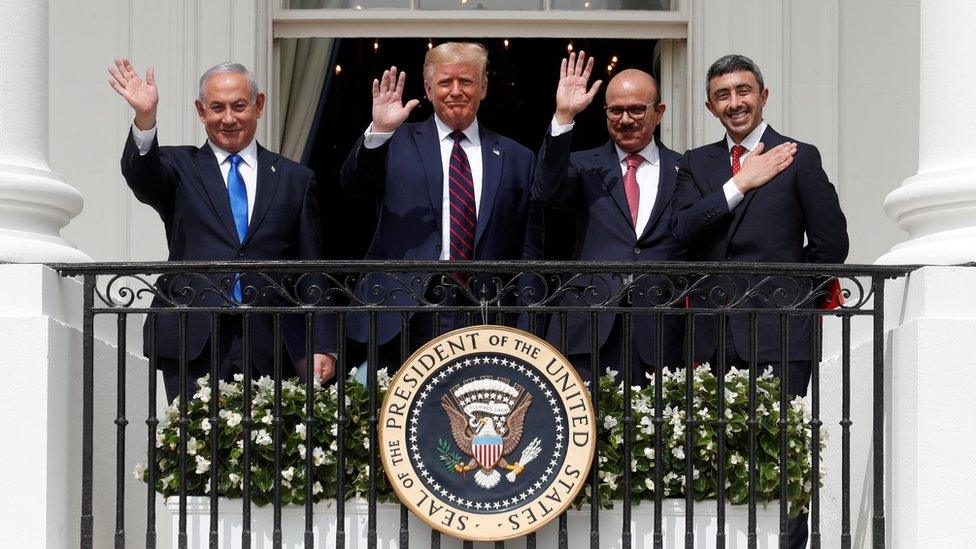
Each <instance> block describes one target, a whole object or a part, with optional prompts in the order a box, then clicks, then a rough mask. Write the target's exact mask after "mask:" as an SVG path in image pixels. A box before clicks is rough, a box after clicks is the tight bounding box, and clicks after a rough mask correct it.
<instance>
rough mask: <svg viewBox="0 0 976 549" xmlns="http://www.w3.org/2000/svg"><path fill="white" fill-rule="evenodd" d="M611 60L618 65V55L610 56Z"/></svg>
mask: <svg viewBox="0 0 976 549" xmlns="http://www.w3.org/2000/svg"><path fill="white" fill-rule="evenodd" d="M610 62H611V63H613V64H614V65H616V64H617V56H616V55H614V56H613V57H612V58H610Z"/></svg>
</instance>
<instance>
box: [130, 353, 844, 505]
mask: <svg viewBox="0 0 976 549" xmlns="http://www.w3.org/2000/svg"><path fill="white" fill-rule="evenodd" d="M378 381H379V383H378V385H377V392H378V396H379V399H380V401H382V398H383V396H384V394H385V392H386V388H387V385H388V384H389V377H387V376H386V375H385V373H382V372H381V373H380V375H379V380H378ZM252 383H253V385H252V405H251V414H252V418H253V428H252V431H251V445H250V451H251V490H250V492H251V500H252V501H253V502H254V503H255V504H256V505H265V504H267V503H269V502H270V501H271V500H272V498H273V493H274V492H273V487H274V475H275V472H274V471H275V470H276V468H275V464H274V457H275V456H274V454H275V452H274V425H275V417H274V383H273V382H272V381H271V380H270V379H268V378H262V379H259V380H255V381H253V382H252ZM685 383H686V372H685V371H684V370H678V371H675V372H665V375H664V376H663V377H662V380H661V384H662V387H663V391H662V399H661V400H662V402H661V407H662V413H661V447H662V455H661V462H662V463H661V465H662V484H663V485H664V494H663V495H664V497H684V494H685V489H686V486H685V466H686V463H685V460H686V459H687V458H688V454H689V452H688V450H687V447H686V444H687V440H686V433H687V430H688V429H689V428H691V429H692V432H693V433H694V443H693V446H692V448H693V449H694V450H693V452H690V454H691V456H692V457H693V458H694V459H693V465H694V469H693V470H694V474H693V480H692V487H693V489H694V497H695V499H697V500H702V499H707V498H715V497H716V493H717V487H718V476H719V471H718V461H719V457H718V446H719V440H718V439H719V432H720V431H719V423H718V382H717V380H716V378H715V376H714V375H713V374H712V373H711V372H710V371H709V369H708V367H707V366H704V367H700V368H696V369H695V370H694V372H693V378H692V387H693V389H692V395H691V397H692V409H693V410H694V411H695V412H694V415H693V417H692V420H693V423H692V424H690V425H689V423H688V421H687V420H686V417H685V415H686V410H687V409H688V406H687V404H688V403H687V392H686V389H685V386H686V385H685ZM197 386H198V388H199V390H198V391H197V392H196V393H195V394H194V395H193V398H192V399H191V400H190V402H189V406H188V408H187V458H186V469H187V479H186V483H187V494H188V495H195V496H204V495H209V494H210V490H211V486H210V468H211V467H216V468H217V490H218V494H219V495H221V496H224V497H229V498H239V497H241V496H242V490H243V481H244V479H243V468H242V463H243V461H244V459H243V452H244V421H243V420H244V418H243V400H244V399H243V382H242V381H241V380H240V379H237V380H235V381H234V382H230V383H227V382H223V381H221V382H219V387H218V388H219V395H220V403H219V407H218V409H219V416H218V421H217V422H216V425H214V424H213V422H212V420H211V418H210V415H211V412H210V410H211V408H210V397H211V387H210V385H209V381H208V379H207V378H201V379H200V380H198V381H197ZM748 388H749V378H748V374H747V373H746V372H744V371H739V370H732V371H730V372H729V373H728V374H727V376H726V381H725V391H724V394H725V410H724V419H725V452H724V461H725V493H726V498H727V500H728V501H729V502H730V503H732V504H744V503H747V502H748V493H749V492H748V488H749V465H748V463H749V391H748ZM599 391H600V399H599V408H600V416H599V418H598V419H597V424H598V435H599V436H598V456H599V468H600V473H599V476H600V489H599V500H600V505H601V506H602V507H605V508H609V507H612V505H613V500H615V499H622V498H623V493H624V490H625V489H626V488H625V487H624V486H623V482H622V473H623V453H624V452H623V438H624V422H623V412H624V410H623V408H624V400H623V386H622V384H620V383H618V382H616V380H615V378H614V376H613V375H611V376H604V377H603V378H601V379H600V384H599ZM281 392H282V396H281V401H282V406H281V416H280V420H281V449H282V452H281V454H282V462H281V466H280V469H278V470H280V471H281V494H282V502H283V503H285V504H288V503H294V504H304V502H305V476H304V475H305V455H306V452H307V451H308V448H309V447H311V448H312V450H311V452H312V473H311V474H312V482H313V496H312V497H313V501H319V500H322V499H334V498H335V497H336V492H337V490H338V481H337V479H338V475H337V463H338V456H337V450H338V437H337V434H338V429H337V427H338V425H337V418H338V405H339V403H338V392H337V389H336V387H335V386H334V385H333V386H331V387H329V388H327V389H317V390H316V391H315V393H314V399H313V417H314V422H313V424H312V425H311V429H310V431H309V432H310V433H311V442H310V441H309V440H307V438H306V422H305V419H306V418H305V411H306V409H305V407H306V402H305V398H306V397H305V386H304V385H303V384H300V383H296V382H294V381H289V380H286V381H283V382H282V391H281ZM805 405H806V402H805V400H804V399H800V398H796V399H793V400H792V401H791V402H790V403H789V405H788V407H787V414H786V424H785V428H786V434H787V441H788V444H787V465H788V468H787V472H788V479H789V480H788V485H787V486H788V494H789V503H790V514H791V515H795V514H797V513H799V512H800V511H801V510H802V509H804V508H806V507H807V505H808V504H809V501H810V489H811V488H810V487H811V485H810V478H811V471H810V469H811V465H810V457H811V448H810V445H811V436H810V426H809V423H808V418H806V417H805ZM343 410H344V413H345V416H346V435H345V440H344V446H345V460H346V461H345V471H344V480H345V486H344V488H345V490H344V497H346V498H352V497H357V496H365V495H366V494H367V492H368V489H369V459H370V457H369V454H370V448H369V440H370V436H369V435H370V424H369V415H370V414H369V393H368V391H367V389H366V387H364V386H362V385H360V384H358V383H354V382H350V383H347V384H346V399H345V403H344V407H343ZM655 415H656V414H655V399H654V380H653V379H652V380H650V381H649V382H648V386H647V387H646V388H644V389H640V388H639V387H634V388H633V392H632V407H631V417H632V418H633V423H632V439H631V454H632V459H631V463H630V469H631V482H630V487H629V492H630V493H631V496H632V498H633V501H634V503H635V504H637V503H640V502H641V501H644V500H650V499H653V498H654V489H655V484H654V480H655V460H654V457H655V452H654V448H655ZM779 415H780V414H779V379H778V378H776V377H774V376H773V375H772V374H771V373H769V372H765V373H763V374H762V375H760V376H758V379H757V383H756V414H755V419H756V445H755V453H756V464H755V470H756V492H757V500H758V501H759V502H768V501H772V500H774V499H778V498H779V493H780V490H779V448H780V425H779V424H778V422H779ZM215 427H216V428H217V445H216V451H214V450H213V449H212V448H211V430H212V429H214V428H215ZM826 434H827V433H826V432H825V431H823V430H822V432H821V440H822V441H823V440H826ZM822 447H823V442H821V448H822ZM437 451H438V457H439V459H440V461H441V462H442V463H443V464H444V466H445V467H448V468H453V466H454V465H455V464H457V463H463V462H464V459H463V456H461V455H460V454H458V453H457V452H456V451H455V449H454V448H453V446H452V445H451V444H450V442H449V441H447V440H440V441H439V444H438V449H437ZM178 456H179V411H178V408H177V407H176V406H175V405H174V406H170V407H169V408H168V409H167V411H166V414H165V416H164V417H163V418H162V421H161V423H160V426H159V427H158V429H157V432H156V471H157V473H156V490H157V491H158V492H159V493H161V494H163V495H164V496H173V495H177V494H178V493H179V487H180V478H179V458H178ZM376 464H377V468H378V470H377V472H376V478H377V488H376V490H377V496H378V499H379V501H383V502H393V501H396V499H395V495H394V493H393V491H392V490H391V488H390V486H389V484H388V483H387V480H386V476H385V475H384V474H383V471H382V463H381V462H380V460H379V458H377V459H376ZM136 476H137V478H140V479H142V480H143V481H148V470H147V468H146V467H145V466H139V467H137V468H136ZM589 501H590V486H589V484H588V483H587V485H586V487H585V489H584V490H583V491H582V492H581V493H580V495H579V497H578V498H577V500H576V505H577V506H579V505H582V504H584V503H587V502H589Z"/></svg>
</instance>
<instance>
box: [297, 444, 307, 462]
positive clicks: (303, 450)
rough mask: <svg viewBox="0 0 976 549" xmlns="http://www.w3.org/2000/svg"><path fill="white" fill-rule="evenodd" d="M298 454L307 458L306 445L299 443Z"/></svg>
mask: <svg viewBox="0 0 976 549" xmlns="http://www.w3.org/2000/svg"><path fill="white" fill-rule="evenodd" d="M298 456H299V457H301V458H302V459H305V445H304V444H299V445H298Z"/></svg>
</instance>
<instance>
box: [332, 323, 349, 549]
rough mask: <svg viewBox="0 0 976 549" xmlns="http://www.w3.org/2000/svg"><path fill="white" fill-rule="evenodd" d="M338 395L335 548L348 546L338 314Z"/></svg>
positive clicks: (342, 326) (342, 345)
mask: <svg viewBox="0 0 976 549" xmlns="http://www.w3.org/2000/svg"><path fill="white" fill-rule="evenodd" d="M336 347H337V349H336V353H337V356H336V389H337V391H336V393H337V396H336V398H337V400H336V402H338V403H339V406H338V407H337V411H336V423H337V425H338V428H337V429H336V447H337V448H338V452H336V454H337V455H336V477H337V478H336V541H335V546H336V547H341V548H344V547H345V546H346V428H347V427H348V425H347V424H346V421H347V418H346V407H345V406H344V405H343V404H344V403H345V402H346V381H347V380H346V314H345V313H343V312H338V313H336Z"/></svg>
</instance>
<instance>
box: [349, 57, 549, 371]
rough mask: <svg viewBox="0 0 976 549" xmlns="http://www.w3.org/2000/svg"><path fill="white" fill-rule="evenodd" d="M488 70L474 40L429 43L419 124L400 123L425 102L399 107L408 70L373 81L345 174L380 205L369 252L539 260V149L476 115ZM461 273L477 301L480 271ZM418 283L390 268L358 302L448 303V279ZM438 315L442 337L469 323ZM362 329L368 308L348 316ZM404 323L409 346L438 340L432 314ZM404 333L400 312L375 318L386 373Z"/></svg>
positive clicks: (360, 332) (363, 288) (356, 331)
mask: <svg viewBox="0 0 976 549" xmlns="http://www.w3.org/2000/svg"><path fill="white" fill-rule="evenodd" d="M487 65H488V53H487V50H486V49H485V48H484V46H482V45H480V44H474V43H460V42H447V43H444V44H440V45H438V46H437V47H434V48H431V49H429V50H428V51H427V55H426V57H425V58H424V68H423V73H424V74H423V78H424V90H425V93H426V97H427V99H428V100H429V101H430V102H431V104H432V105H433V108H434V114H433V116H431V117H430V118H428V119H427V120H425V121H423V122H419V123H406V119H407V117H408V116H409V114H410V112H411V111H412V110H413V109H414V108H415V107H417V105H419V103H420V102H419V101H418V100H417V99H411V100H410V101H408V102H407V103H406V104H404V103H403V86H404V82H405V78H406V74H405V73H403V72H398V71H397V69H396V67H391V68H390V69H389V70H386V71H384V72H383V75H382V77H381V78H379V79H376V80H374V81H373V87H372V96H373V109H372V123H371V124H370V125H369V127H368V128H367V129H366V132H365V133H364V134H363V136H362V137H360V139H359V140H358V141H357V142H356V144H355V145H354V146H353V148H352V151H351V152H350V153H349V156H348V158H347V159H346V161H345V163H344V164H343V166H342V171H341V175H340V182H341V185H342V187H343V189H344V190H345V191H346V192H347V193H348V194H350V195H354V196H364V197H369V198H372V199H374V200H375V201H376V207H377V217H378V222H377V227H376V233H375V234H374V236H373V241H372V243H371V244H370V246H369V250H368V251H367V253H366V258H367V259H400V260H403V259H406V260H439V259H440V260H513V259H514V260H517V259H541V258H542V255H541V254H542V250H541V241H542V237H543V234H542V233H543V227H542V221H541V209H539V208H538V206H537V205H536V204H535V203H534V202H533V201H532V200H531V192H530V182H531V180H532V170H533V166H534V155H533V154H532V152H531V151H529V150H528V149H526V148H525V147H523V146H522V145H519V144H518V143H516V142H515V141H512V140H511V139H508V138H507V137H504V136H501V135H499V134H497V133H495V132H492V131H489V130H487V129H486V128H484V127H483V126H481V125H480V124H479V121H478V107H479V105H480V104H481V101H482V100H483V99H484V98H485V96H486V95H487V93H488V73H487ZM458 275H459V276H458V277H457V281H456V282H457V284H458V285H459V286H465V287H466V289H467V290H470V291H472V292H473V293H474V294H475V295H476V296H478V294H479V291H478V290H477V288H481V287H490V286H491V285H490V284H487V283H483V279H482V278H481V277H479V276H478V275H477V273H474V276H473V278H469V277H468V276H467V274H465V273H458ZM419 278H420V279H418V277H415V276H411V275H397V274H395V273H394V274H390V275H382V274H375V275H373V276H369V277H365V278H364V279H363V280H361V281H360V285H359V289H358V294H359V296H360V297H359V299H360V300H361V301H363V302H366V303H370V302H373V301H374V300H376V299H377V297H374V296H380V297H379V298H378V299H381V300H382V303H383V304H385V305H394V306H397V305H399V306H413V305H416V304H417V303H419V302H421V301H439V302H443V298H444V296H441V295H429V294H428V292H435V291H436V290H434V289H432V288H435V285H438V283H440V282H442V281H445V282H448V285H450V284H451V281H450V280H445V279H446V278H448V277H435V278H436V280H428V279H427V277H419ZM464 292H465V291H464V290H462V293H464ZM425 294H428V295H425ZM425 297H426V298H427V299H425ZM479 297H480V296H479ZM447 299H449V300H452V302H455V303H462V302H463V301H464V299H463V297H460V298H456V299H455V298H454V297H450V296H448V297H447ZM478 320H480V319H478ZM439 321H440V322H439V324H440V326H439V327H438V329H439V330H440V331H441V332H443V331H447V330H449V329H453V328H458V327H461V325H462V324H463V323H464V319H463V318H460V317H459V316H458V315H450V314H445V315H442V316H441V317H440V318H439ZM369 328H370V327H369V320H368V318H367V317H366V316H365V315H349V317H348V322H347V333H348V334H349V335H350V337H351V338H352V339H354V340H356V341H359V342H362V343H367V342H369V341H370V336H371V334H370V329H369ZM409 329H410V338H409V339H410V341H409V342H408V346H409V347H410V348H415V347H416V346H417V345H419V344H422V343H424V342H426V341H427V340H428V339H429V338H430V337H432V336H433V335H436V334H435V333H434V329H435V328H434V324H433V319H432V318H431V317H430V315H413V317H412V318H411V320H410V321H409ZM400 332H401V317H400V315H399V314H395V313H393V314H391V313H385V314H379V315H378V317H377V319H376V333H375V334H373V338H374V341H375V343H376V344H378V345H380V348H379V362H380V367H381V368H385V367H392V368H394V369H395V368H397V367H398V366H399V364H400V345H399V344H398V343H399V342H398V338H397V336H398V334H400Z"/></svg>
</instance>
